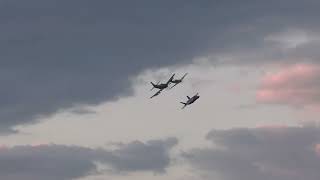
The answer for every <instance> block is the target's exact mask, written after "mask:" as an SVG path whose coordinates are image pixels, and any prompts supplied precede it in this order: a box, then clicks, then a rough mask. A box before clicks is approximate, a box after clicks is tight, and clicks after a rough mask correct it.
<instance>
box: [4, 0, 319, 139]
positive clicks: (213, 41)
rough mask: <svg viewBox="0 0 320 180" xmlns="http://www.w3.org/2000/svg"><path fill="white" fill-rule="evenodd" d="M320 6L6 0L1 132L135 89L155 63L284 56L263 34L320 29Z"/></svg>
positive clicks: (313, 3) (286, 2) (284, 0)
mask: <svg viewBox="0 0 320 180" xmlns="http://www.w3.org/2000/svg"><path fill="white" fill-rule="evenodd" d="M318 5H319V1H303V2H302V1H297V0H296V1H292V0H290V1H289V0H280V1H279V0H277V1H241V2H240V1H230V0H229V1H228V0H227V1H221V0H216V1H211V0H210V1H209V0H201V1H171V0H170V1H169V0H165V1H147V0H144V1H141V0H139V1H123V0H109V1H99V0H29V1H23V0H0V24H1V28H0V84H1V88H0V121H1V128H0V132H1V133H7V132H9V131H12V130H11V128H12V127H13V126H15V125H18V124H25V123H30V122H33V121H32V120H35V119H37V118H39V116H40V115H48V114H52V113H54V112H56V111H57V110H60V109H64V108H68V107H72V106H75V105H78V104H89V105H90V104H97V103H100V102H103V101H106V100H112V99H114V98H116V97H118V96H120V95H124V94H128V93H130V88H129V87H130V85H129V84H128V77H129V76H132V75H134V74H137V73H138V72H140V71H141V70H143V69H145V68H155V67H160V66H165V65H171V64H179V63H186V62H189V61H190V60H191V59H192V58H194V57H197V56H206V55H208V54H210V53H222V54H223V53H229V52H234V53H236V54H237V53H240V54H241V53H242V52H243V50H244V49H249V50H250V52H261V53H262V54H265V55H266V57H268V56H274V51H273V49H271V50H265V51H262V50H261V49H263V48H264V47H265V44H264V42H263V38H262V37H264V36H266V35H268V34H270V33H273V32H277V31H280V30H282V29H286V28H287V27H302V28H312V29H316V28H318V24H319V23H318V18H317V17H318V15H319V11H318V7H319V6H318ZM259 48H260V49H259ZM255 50H256V51H255ZM270 54H272V55H270ZM280 55H281V53H280ZM249 59H250V58H248V60H249ZM252 59H253V58H251V60H252ZM248 60H247V62H248ZM259 60H260V59H258V60H257V61H259ZM251 62H254V60H252V61H251Z"/></svg>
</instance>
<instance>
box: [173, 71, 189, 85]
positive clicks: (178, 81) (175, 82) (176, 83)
mask: <svg viewBox="0 0 320 180" xmlns="http://www.w3.org/2000/svg"><path fill="white" fill-rule="evenodd" d="M187 75H188V73H185V74H184V75H183V76H182V78H181V79H172V81H171V82H172V83H174V84H175V85H173V86H172V87H171V88H170V89H172V88H173V87H175V86H176V85H178V84H180V83H181V82H182V81H183V79H184V78H185V77H186V76H187Z"/></svg>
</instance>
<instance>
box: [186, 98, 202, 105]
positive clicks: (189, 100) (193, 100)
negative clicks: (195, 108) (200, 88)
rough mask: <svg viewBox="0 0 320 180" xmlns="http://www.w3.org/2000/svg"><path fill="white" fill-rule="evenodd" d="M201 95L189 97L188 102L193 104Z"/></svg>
mask: <svg viewBox="0 0 320 180" xmlns="http://www.w3.org/2000/svg"><path fill="white" fill-rule="evenodd" d="M199 97H200V96H193V97H192V98H190V99H188V101H187V102H186V104H192V103H194V102H195V101H196V100H197V99H199Z"/></svg>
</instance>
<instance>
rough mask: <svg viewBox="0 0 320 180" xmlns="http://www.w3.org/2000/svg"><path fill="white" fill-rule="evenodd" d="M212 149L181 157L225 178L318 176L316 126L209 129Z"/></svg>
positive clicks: (295, 179) (311, 179)
mask: <svg viewBox="0 0 320 180" xmlns="http://www.w3.org/2000/svg"><path fill="white" fill-rule="evenodd" d="M207 139H208V140H210V141H212V142H213V143H214V144H215V145H216V146H217V147H216V148H202V149H201V148H199V149H193V150H192V151H190V152H187V153H185V154H184V157H185V158H186V159H187V160H188V161H189V162H190V163H191V165H193V167H194V168H196V169H199V170H201V171H203V172H206V173H208V174H209V175H212V176H215V177H216V176H219V177H221V178H222V179H225V180H236V179H237V180H254V179H261V180H271V179H281V180H289V179H290V180H298V179H306V180H316V179H319V178H320V174H319V171H318V170H319V168H320V161H319V160H320V156H319V155H320V154H317V151H318V153H319V149H318V150H317V149H316V145H317V144H318V143H320V129H319V128H314V127H287V128H257V129H246V128H242V129H230V130H213V131H211V132H210V133H209V134H208V136H207Z"/></svg>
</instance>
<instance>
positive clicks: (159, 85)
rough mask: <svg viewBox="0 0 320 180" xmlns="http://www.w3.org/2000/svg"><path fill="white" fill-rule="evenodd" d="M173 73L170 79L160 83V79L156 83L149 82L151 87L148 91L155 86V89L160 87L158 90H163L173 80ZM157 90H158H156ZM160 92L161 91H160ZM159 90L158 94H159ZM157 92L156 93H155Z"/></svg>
mask: <svg viewBox="0 0 320 180" xmlns="http://www.w3.org/2000/svg"><path fill="white" fill-rule="evenodd" d="M174 75H175V74H173V75H172V76H171V77H170V79H169V80H168V81H167V82H166V83H161V84H159V83H160V81H159V82H158V83H157V84H154V83H153V82H150V83H151V84H152V86H153V87H152V88H151V89H150V91H152V90H153V89H154V88H157V89H160V90H164V89H166V88H167V87H168V86H169V84H170V83H171V81H172V80H173V77H174ZM158 92H159V91H158ZM160 92H161V91H160ZM160 92H159V93H158V94H160ZM156 94H157V93H156Z"/></svg>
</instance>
